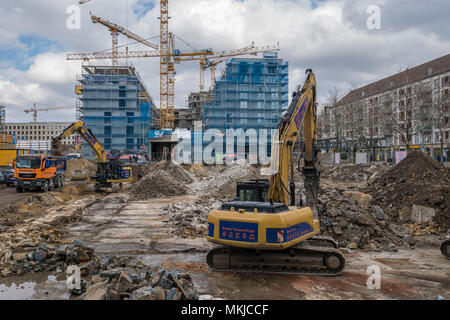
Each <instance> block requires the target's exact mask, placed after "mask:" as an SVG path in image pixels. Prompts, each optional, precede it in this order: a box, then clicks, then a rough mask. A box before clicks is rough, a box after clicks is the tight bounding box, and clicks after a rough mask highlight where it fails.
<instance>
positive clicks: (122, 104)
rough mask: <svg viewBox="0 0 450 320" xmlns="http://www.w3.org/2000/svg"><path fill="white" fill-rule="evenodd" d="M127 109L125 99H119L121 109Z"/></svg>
mask: <svg viewBox="0 0 450 320" xmlns="http://www.w3.org/2000/svg"><path fill="white" fill-rule="evenodd" d="M126 107H127V103H126V101H125V99H119V108H120V109H125V108H126Z"/></svg>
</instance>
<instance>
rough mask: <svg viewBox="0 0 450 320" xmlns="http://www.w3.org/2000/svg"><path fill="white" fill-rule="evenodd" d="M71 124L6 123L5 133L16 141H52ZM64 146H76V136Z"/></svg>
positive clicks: (65, 142) (70, 138)
mask: <svg viewBox="0 0 450 320" xmlns="http://www.w3.org/2000/svg"><path fill="white" fill-rule="evenodd" d="M71 124H72V123H71V122H18V123H5V125H4V128H5V133H7V134H10V135H13V136H15V139H16V141H18V140H22V141H51V140H52V139H53V138H54V137H56V136H57V135H58V134H59V133H61V132H62V131H63V130H64V129H65V128H67V127H68V126H69V125H71ZM62 143H63V144H71V145H73V144H75V135H72V136H70V137H68V138H66V139H64V140H63V141H62Z"/></svg>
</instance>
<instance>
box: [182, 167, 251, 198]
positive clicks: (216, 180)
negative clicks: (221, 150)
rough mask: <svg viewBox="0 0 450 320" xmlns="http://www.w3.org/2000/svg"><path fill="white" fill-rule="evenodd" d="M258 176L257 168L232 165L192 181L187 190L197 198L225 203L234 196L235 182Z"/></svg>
mask: <svg viewBox="0 0 450 320" xmlns="http://www.w3.org/2000/svg"><path fill="white" fill-rule="evenodd" d="M259 174H260V168H259V167H257V166H252V165H250V164H249V163H247V162H242V163H234V164H232V165H230V166H226V167H224V170H222V171H220V172H218V173H217V172H215V171H214V170H213V172H212V174H210V175H209V176H207V177H204V178H203V179H201V180H198V181H194V182H193V183H192V184H191V185H190V186H189V190H191V193H192V194H193V195H196V196H199V197H203V198H207V199H214V200H221V201H223V202H226V201H230V200H231V199H232V198H234V197H235V195H236V181H241V180H249V179H250V178H259V177H260V176H259Z"/></svg>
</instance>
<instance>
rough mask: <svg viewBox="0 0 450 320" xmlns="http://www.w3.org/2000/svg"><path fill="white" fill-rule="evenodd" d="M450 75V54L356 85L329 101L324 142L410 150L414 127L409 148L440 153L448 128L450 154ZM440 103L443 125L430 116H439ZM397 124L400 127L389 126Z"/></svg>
mask: <svg viewBox="0 0 450 320" xmlns="http://www.w3.org/2000/svg"><path fill="white" fill-rule="evenodd" d="M449 78H450V55H446V56H443V57H441V58H438V59H435V60H432V61H430V62H427V63H424V64H422V65H419V66H417V67H414V68H410V69H407V70H405V71H403V72H400V73H398V74H395V75H393V76H390V77H388V78H385V79H382V80H379V81H377V82H374V83H371V84H369V85H366V86H364V87H361V88H358V89H356V90H352V91H351V92H349V93H348V94H347V95H346V96H344V97H343V98H342V99H341V100H340V101H339V102H337V103H336V104H335V105H330V104H328V105H325V106H324V110H323V113H322V122H323V124H324V129H323V132H322V134H321V140H322V147H323V145H324V141H325V140H328V141H327V143H329V147H330V148H331V149H333V148H338V149H344V150H347V151H348V150H349V149H350V148H351V147H355V145H356V147H357V148H358V149H364V148H366V149H368V148H367V147H368V146H369V145H370V146H371V148H373V149H385V150H386V149H388V150H390V151H392V150H398V149H405V148H406V145H405V142H404V140H405V138H403V139H402V135H406V133H407V132H408V129H407V127H406V126H409V127H411V130H409V132H408V134H412V136H411V143H410V145H409V148H412V149H422V150H424V151H427V152H428V153H429V154H430V155H435V156H437V154H439V153H440V149H441V142H442V141H441V134H440V132H441V131H443V137H442V138H443V142H444V153H448V151H449V148H450V124H449V111H450V108H449V107H448V106H449V90H450V81H449ZM437 107H439V111H440V112H441V113H442V114H441V116H442V121H439V123H438V124H437V122H436V121H432V119H431V118H433V117H434V118H435V117H436V115H435V113H436V108H437ZM432 108H433V109H432ZM431 114H434V115H433V116H431ZM427 115H428V116H427ZM425 122H426V125H425ZM388 124H390V125H388ZM392 126H398V128H399V130H393V129H390V127H392ZM402 130H404V132H405V133H404V134H402V132H403V131H402ZM363 140H365V142H366V143H362V142H364V141H363ZM339 143H341V144H342V145H341V146H339V145H338V144H339Z"/></svg>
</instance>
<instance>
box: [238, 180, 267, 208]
mask: <svg viewBox="0 0 450 320" xmlns="http://www.w3.org/2000/svg"><path fill="white" fill-rule="evenodd" d="M236 189H237V194H236V198H235V199H234V200H239V201H252V202H269V198H268V192H269V180H267V179H265V180H250V181H245V182H238V183H237V188H236Z"/></svg>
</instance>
